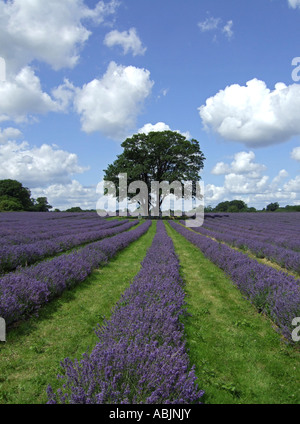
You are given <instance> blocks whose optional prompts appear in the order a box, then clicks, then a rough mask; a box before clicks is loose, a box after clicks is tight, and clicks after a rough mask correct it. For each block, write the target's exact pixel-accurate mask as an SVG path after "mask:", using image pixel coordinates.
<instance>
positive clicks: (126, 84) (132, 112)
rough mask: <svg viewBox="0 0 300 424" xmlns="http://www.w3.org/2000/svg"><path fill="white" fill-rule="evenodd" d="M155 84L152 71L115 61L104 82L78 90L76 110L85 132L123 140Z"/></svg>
mask: <svg viewBox="0 0 300 424" xmlns="http://www.w3.org/2000/svg"><path fill="white" fill-rule="evenodd" d="M153 84H154V83H153V81H151V80H150V72H149V71H148V70H146V69H140V68H136V67H134V66H127V67H125V66H121V65H117V64H116V63H115V62H111V63H110V64H109V66H108V69H107V72H106V73H105V75H104V76H103V77H102V78H101V79H94V80H93V81H91V82H90V83H88V84H85V85H84V86H83V87H82V88H81V89H77V90H76V95H75V99H74V107H75V110H76V112H77V113H78V114H79V115H80V116H81V123H82V130H83V131H85V132H87V133H92V132H95V131H100V132H101V133H103V134H104V135H106V136H109V137H111V138H114V139H122V138H123V137H124V136H125V135H126V134H127V133H128V131H129V130H130V128H132V127H134V126H135V122H136V118H137V115H138V114H139V113H140V112H141V108H142V106H143V102H144V100H145V99H146V98H147V97H148V96H149V95H150V93H151V90H152V86H153Z"/></svg>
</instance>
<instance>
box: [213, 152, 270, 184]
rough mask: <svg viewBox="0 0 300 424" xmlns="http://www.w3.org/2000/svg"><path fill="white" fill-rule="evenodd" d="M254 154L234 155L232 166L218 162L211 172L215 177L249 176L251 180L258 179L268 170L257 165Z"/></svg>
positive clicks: (241, 153) (242, 153) (263, 166)
mask: <svg viewBox="0 0 300 424" xmlns="http://www.w3.org/2000/svg"><path fill="white" fill-rule="evenodd" d="M254 160H255V154H254V152H239V153H236V154H235V155H234V160H233V161H232V162H231V164H230V165H228V164H226V163H224V162H218V163H217V164H216V165H215V166H214V168H213V170H212V171H211V173H212V174H214V175H224V174H247V176H248V177H250V178H256V177H257V176H259V175H260V173H261V172H262V171H264V170H265V169H266V167H265V165H262V164H259V163H255V162H254Z"/></svg>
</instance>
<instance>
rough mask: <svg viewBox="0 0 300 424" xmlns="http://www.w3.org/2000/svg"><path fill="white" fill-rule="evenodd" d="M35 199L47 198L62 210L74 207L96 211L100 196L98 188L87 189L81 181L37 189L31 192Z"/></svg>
mask: <svg viewBox="0 0 300 424" xmlns="http://www.w3.org/2000/svg"><path fill="white" fill-rule="evenodd" d="M31 194H32V196H33V197H34V198H38V197H47V200H48V202H49V203H50V204H51V205H52V206H53V207H54V208H58V209H60V210H66V209H69V208H71V207H73V206H80V207H81V208H82V209H96V204H97V201H98V197H99V195H98V194H97V193H96V187H85V186H83V185H82V184H81V183H80V182H79V181H77V180H72V181H70V182H68V183H67V184H60V183H56V184H51V185H49V186H48V187H45V188H42V187H36V188H34V189H32V190H31Z"/></svg>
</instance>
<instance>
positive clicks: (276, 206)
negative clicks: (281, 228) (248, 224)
mask: <svg viewBox="0 0 300 424" xmlns="http://www.w3.org/2000/svg"><path fill="white" fill-rule="evenodd" d="M277 209H279V203H278V202H274V203H270V204H269V205H267V211H268V212H275V211H276V210H277Z"/></svg>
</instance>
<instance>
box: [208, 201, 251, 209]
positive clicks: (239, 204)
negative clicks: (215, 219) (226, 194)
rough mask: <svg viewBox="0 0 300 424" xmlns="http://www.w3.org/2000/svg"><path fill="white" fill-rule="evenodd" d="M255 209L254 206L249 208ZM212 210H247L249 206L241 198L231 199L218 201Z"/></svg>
mask: <svg viewBox="0 0 300 424" xmlns="http://www.w3.org/2000/svg"><path fill="white" fill-rule="evenodd" d="M251 209H252V211H253V212H254V211H256V209H255V208H251ZM213 212H249V208H248V206H247V205H246V203H245V202H243V200H231V201H228V200H227V201H225V202H221V203H219V204H218V205H217V206H216V207H215V208H214V210H213Z"/></svg>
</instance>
